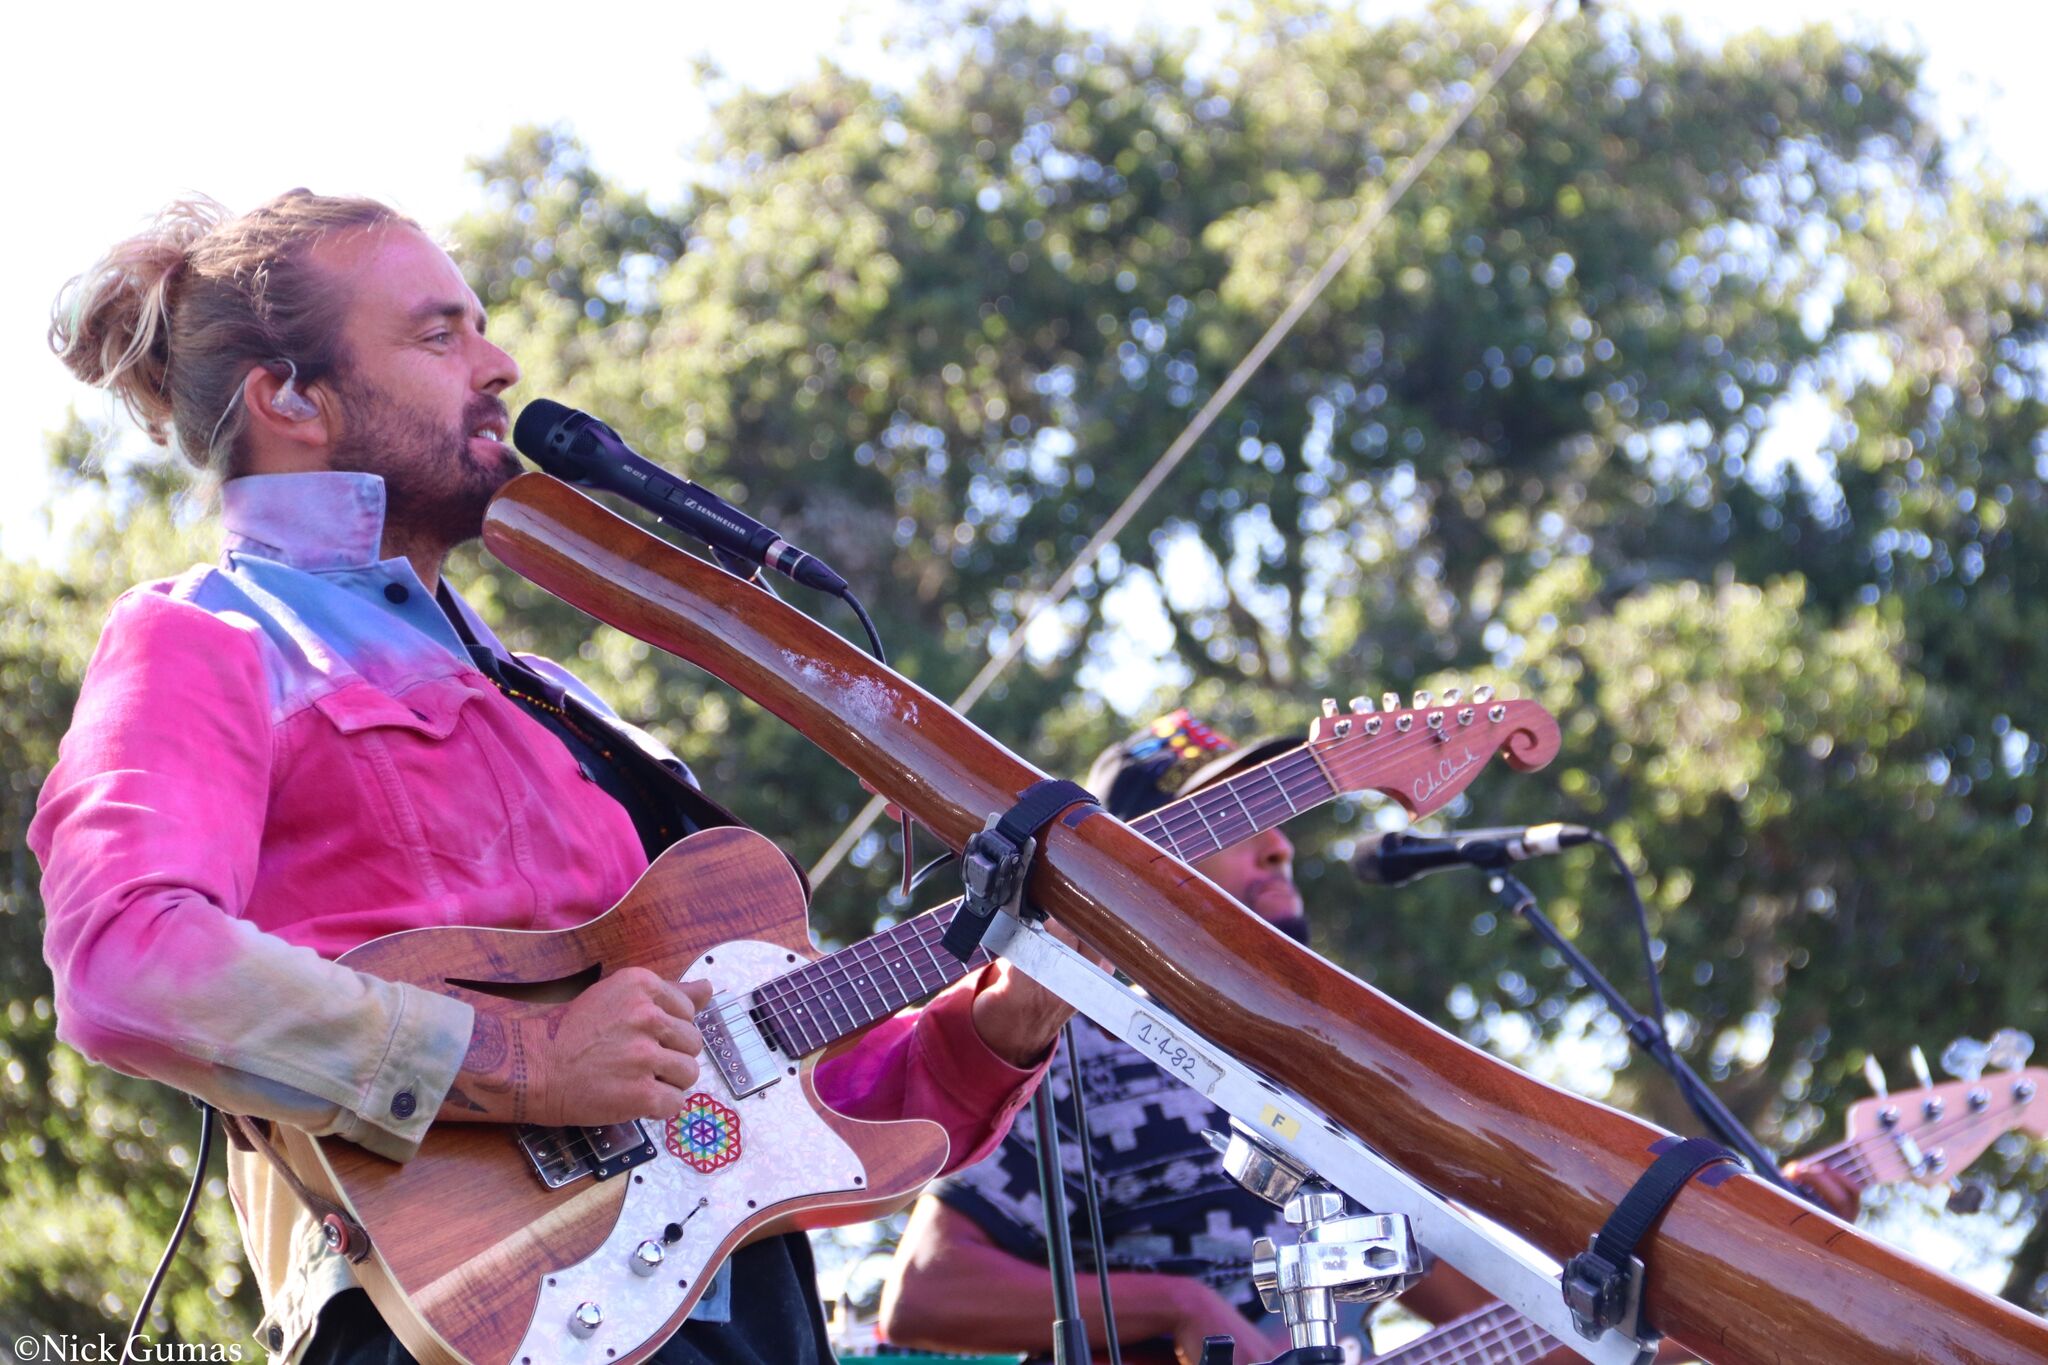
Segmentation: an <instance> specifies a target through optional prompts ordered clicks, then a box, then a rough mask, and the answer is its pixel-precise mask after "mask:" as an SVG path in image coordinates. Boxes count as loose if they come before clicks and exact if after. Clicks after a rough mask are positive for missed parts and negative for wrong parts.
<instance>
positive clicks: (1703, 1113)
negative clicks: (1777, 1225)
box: [1486, 866, 1813, 1202]
mask: <svg viewBox="0 0 2048 1365" xmlns="http://www.w3.org/2000/svg"><path fill="white" fill-rule="evenodd" d="M1486 876H1487V883H1488V885H1489V887H1490V888H1491V889H1492V891H1493V894H1494V895H1495V897H1497V898H1498V899H1499V901H1500V903H1501V907H1502V908H1503V909H1505V910H1506V911H1507V912H1508V913H1509V914H1511V915H1517V916H1519V917H1521V918H1522V919H1525V920H1527V921H1528V922H1529V927H1530V928H1532V929H1534V930H1535V931H1536V936H1537V937H1538V938H1540V939H1542V940H1543V941H1544V942H1545V943H1547V944H1549V945H1550V946H1551V947H1552V948H1555V949H1556V950H1557V952H1558V954H1559V956H1561V957H1563V958H1564V960H1565V961H1566V962H1568V963H1570V964H1571V969H1572V970H1573V971H1574V972H1576V973H1577V974H1578V977H1579V979H1580V980H1581V981H1584V982H1585V983H1586V984H1587V985H1589V986H1591V987H1592V988H1593V989H1594V990H1595V991H1597V992H1599V995H1600V998H1601V999H1603V1000H1605V1001H1606V1002H1607V1007H1608V1008H1609V1009H1611V1010H1613V1011H1614V1012H1615V1013H1616V1014H1617V1015H1619V1016H1620V1017H1621V1021H1622V1023H1623V1024H1624V1025H1625V1026H1626V1027H1627V1029H1628V1036H1629V1039H1630V1040H1631V1041H1632V1042H1634V1043H1635V1045H1636V1046H1637V1047H1639V1048H1641V1049H1642V1050H1643V1051H1644V1052H1645V1053H1647V1054H1648V1055H1649V1058H1650V1060H1651V1061H1653V1062H1655V1063H1657V1065H1659V1066H1661V1067H1663V1068H1664V1069H1665V1070H1666V1071H1668V1072H1670V1073H1671V1078H1672V1079H1673V1080H1674V1081H1676V1082H1677V1083H1678V1093H1679V1094H1681V1095H1683V1096H1685V1101H1686V1103H1687V1105H1689V1106H1690V1107H1691V1109H1692V1111H1693V1113H1695V1114H1697V1115H1698V1116H1699V1120H1700V1122H1701V1123H1703V1124H1705V1125H1706V1126H1707V1127H1708V1128H1710V1129H1712V1130H1713V1133H1714V1136H1715V1137H1717V1138H1719V1139H1720V1140H1721V1141H1722V1142H1723V1143H1725V1144H1727V1145H1728V1146H1729V1147H1730V1148H1732V1149H1734V1150H1735V1151H1736V1152H1738V1153H1740V1154H1741V1156H1742V1158H1743V1160H1745V1161H1747V1162H1748V1163H1749V1164H1750V1167H1751V1168H1752V1169H1753V1170H1754V1171H1755V1173H1756V1174H1757V1175H1758V1176H1759V1177H1760V1178H1762V1179H1764V1180H1768V1181H1770V1182H1771V1183H1772V1184H1774V1185H1776V1186H1777V1187H1778V1188H1779V1189H1782V1190H1784V1191H1785V1192H1786V1193H1788V1194H1794V1195H1797V1196H1798V1197H1799V1198H1801V1199H1805V1200H1808V1201H1809V1202H1811V1201H1812V1199H1813V1196H1811V1195H1809V1194H1808V1193H1807V1192H1806V1191H1804V1190H1802V1189H1800V1188H1799V1187H1798V1186H1796V1185H1794V1184H1793V1183H1792V1182H1791V1181H1789V1180H1787V1179H1786V1178H1785V1176H1784V1173H1783V1172H1781V1171H1780V1170H1779V1169H1778V1161H1777V1158H1776V1157H1773V1156H1772V1155H1771V1154H1770V1153H1769V1152H1768V1151H1766V1150H1764V1145H1763V1144H1762V1143H1761V1142H1758V1141H1757V1140H1756V1136H1755V1135H1754V1134H1753V1133H1751V1132H1750V1131H1749V1129H1748V1128H1746V1127H1744V1126H1743V1123H1742V1120H1741V1119H1738V1118H1736V1117H1735V1115H1733V1114H1731V1113H1729V1112H1728V1108H1727V1106H1726V1105H1724V1104H1722V1103H1721V1098H1720V1096H1718V1095H1716V1094H1715V1093H1714V1092H1713V1091H1711V1090H1709V1089H1707V1083H1706V1082H1705V1081H1703V1080H1701V1079H1700V1078H1699V1073H1697V1072H1695V1071H1694V1070H1693V1069H1692V1067H1690V1066H1689V1065H1687V1064H1686V1060H1685V1058H1683V1057H1681V1056H1679V1055H1678V1054H1677V1053H1676V1052H1674V1051H1673V1050H1672V1048H1671V1042H1670V1040H1669V1039H1668V1038H1666V1037H1665V1036H1664V1027H1663V1024H1662V1023H1661V1022H1660V1021H1657V1020H1653V1019H1651V1018H1649V1017H1648V1016H1647V1015H1645V1014H1643V1013H1642V1012H1641V1011H1639V1010H1637V1009H1636V1007H1635V1006H1633V1005H1631V1004H1629V1002H1628V998H1627V997H1626V996H1624V995H1623V994H1622V993H1621V992H1620V991H1618V990H1616V989H1615V988H1614V983H1613V982H1611V981H1609V980H1608V979H1607V978H1606V977H1604V976H1602V975H1601V974H1600V969H1599V968H1597V967H1595V966H1594V965H1593V964H1592V962H1591V961H1589V960H1588V959H1587V957H1586V955H1585V954H1584V953H1582V952H1580V951H1579V949H1578V946H1577V945H1576V944H1574V943H1573V942H1572V941H1571V940H1570V939H1568V938H1566V937H1565V936H1564V935H1563V934H1561V933H1559V932H1558V930H1557V926H1556V925H1555V924H1552V923H1551V922H1550V917H1549V916H1548V915H1545V914H1544V913H1543V907H1541V906H1540V905H1538V904H1537V903H1536V893H1535V892H1533V891H1531V890H1530V889H1529V888H1528V887H1526V886H1524V885H1523V884H1522V883H1521V882H1519V881H1517V880H1516V879H1515V878H1514V877H1511V876H1509V875H1508V873H1507V871H1506V869H1505V868H1503V867H1499V866H1496V867H1493V868H1491V869H1489V870H1488V872H1487V874H1486Z"/></svg>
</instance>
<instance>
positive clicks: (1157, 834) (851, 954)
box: [754, 719, 1520, 1055]
mask: <svg viewBox="0 0 2048 1365" xmlns="http://www.w3.org/2000/svg"><path fill="white" fill-rule="evenodd" d="M1487 724H1488V725H1489V727H1496V726H1501V725H1505V724H1506V722H1505V720H1502V721H1493V720H1490V719H1489V721H1488V722H1487ZM1513 728H1520V727H1513ZM1455 733H1456V732H1455V731H1443V730H1437V729H1434V728H1429V727H1425V728H1424V729H1422V730H1419V731H1414V732H1411V733H1409V734H1406V735H1402V734H1396V735H1393V736H1389V737H1387V738H1388V742H1387V743H1386V744H1384V745H1379V746H1374V747H1373V748H1372V751H1371V755H1370V760H1371V761H1370V766H1373V767H1379V766H1384V765H1385V764H1387V763H1388V762H1389V761H1391V760H1394V759H1397V758H1404V757H1408V756H1410V755H1412V754H1413V753H1414V752H1416V751H1418V750H1427V749H1430V748H1435V747H1440V746H1442V745H1443V744H1445V743H1447V742H1449V741H1450V739H1451V738H1452V737H1453V736H1454V735H1455ZM1357 747H1358V741H1357V739H1355V738H1350V737H1345V738H1331V739H1322V740H1311V741H1309V742H1307V743H1304V744H1303V745H1302V746H1301V747H1300V748H1297V749H1294V750H1290V751H1289V752H1288V753H1286V754H1283V755H1281V756H1279V757H1277V758H1275V759H1273V760H1271V761H1270V762H1269V763H1266V764H1263V765H1260V767H1258V768H1255V769H1253V770H1252V771H1251V772H1250V773H1246V774H1243V775H1241V776H1240V777H1238V778H1235V779H1232V780H1231V781H1230V782H1227V783H1224V784H1222V785H1221V786H1220V787H1218V788H1213V789H1211V790H1209V791H1206V792H1199V793H1195V794H1193V795H1192V796H1190V797H1187V798H1184V799H1183V800H1182V801H1179V802H1175V803H1173V804H1172V805H1169V806H1168V807H1166V808H1165V809H1164V810H1162V811H1159V812H1154V813H1153V814H1152V816H1150V817H1147V818H1146V819H1144V820H1142V821H1138V822H1133V828H1134V829H1136V830H1137V831H1138V832H1139V833H1141V834H1144V835H1146V836H1147V837H1150V838H1152V839H1153V841H1154V842H1155V843H1157V842H1159V841H1160V839H1161V837H1163V838H1164V840H1165V841H1166V843H1167V844H1168V845H1169V847H1168V849H1167V851H1168V852H1172V853H1175V854H1176V856H1179V853H1180V849H1179V842H1180V841H1179V840H1177V839H1176V838H1175V834H1174V831H1173V826H1174V824H1175V823H1176V822H1178V824H1179V827H1180V831H1181V833H1182V834H1183V835H1187V834H1191V833H1192V831H1193V829H1194V828H1195V827H1197V826H1199V827H1200V828H1201V829H1202V830H1203V832H1204V833H1205V834H1206V835H1207V836H1208V838H1209V839H1210V840H1211V841H1213V842H1215V843H1216V845H1217V847H1218V848H1222V847H1228V846H1229V842H1236V841H1237V840H1240V839H1242V838H1244V837H1247V836H1245V835H1242V834H1238V833H1237V831H1238V829H1240V828H1247V829H1249V830H1250V831H1252V832H1257V831H1259V829H1260V827H1261V824H1262V821H1263V818H1271V819H1272V820H1273V822H1274V823H1276V824H1277V823H1279V820H1280V816H1279V807H1278V806H1276V805H1274V804H1273V796H1274V795H1277V796H1278V797H1279V799H1280V803H1281V804H1282V805H1284V806H1285V807H1286V808H1287V811H1288V813H1289V814H1290V815H1291V814H1298V813H1299V812H1300V810H1301V806H1300V804H1299V803H1298V802H1296V801H1295V800H1294V798H1293V795H1292V793H1291V792H1290V790H1289V783H1299V782H1301V780H1302V779H1305V778H1309V777H1313V778H1314V779H1315V781H1314V782H1313V783H1311V784H1308V786H1312V787H1322V788H1325V789H1327V790H1328V791H1330V792H1334V791H1335V790H1338V789H1340V788H1339V782H1342V783H1343V784H1344V785H1345V786H1348V785H1350V783H1351V782H1352V781H1354V780H1355V776H1354V777H1352V778H1339V779H1336V780H1333V775H1332V773H1331V772H1330V771H1329V770H1328V769H1329V767H1330V765H1326V764H1325V763H1324V762H1322V761H1320V759H1319V755H1320V754H1322V753H1326V752H1327V753H1331V754H1332V755H1333V756H1339V757H1341V756H1342V755H1337V754H1336V751H1339V750H1350V749H1354V748H1357ZM1500 747H1504V745H1503V746H1500ZM1491 756H1492V753H1491V752H1489V754H1488V757H1489V758H1490V757H1491ZM1283 768H1284V769H1286V770H1287V771H1285V772H1284V774H1283ZM1254 779H1263V780H1264V781H1265V783H1266V784H1267V785H1268V786H1269V787H1270V788H1271V791H1270V792H1269V793H1267V794H1264V795H1257V796H1255V798H1254V799H1256V800H1257V801H1258V802H1259V803H1260V810H1259V812H1258V813H1256V814H1254V813H1253V811H1252V809H1251V804H1250V803H1249V802H1247V801H1246V800H1245V799H1244V795H1243V794H1242V793H1241V792H1240V791H1239V790H1238V789H1239V788H1240V787H1248V786H1250V785H1251V783H1252V781H1253V780H1254ZM1308 794H1309V793H1308V791H1307V789H1306V788H1304V795H1308ZM1225 797H1227V798H1228V801H1226V800H1225V799H1224V798H1225ZM1321 799H1326V798H1325V797H1324V796H1323V795H1322V794H1321V793H1317V794H1316V799H1315V800H1312V801H1311V805H1314V804H1319V803H1320V800H1321ZM1205 802H1206V803H1207V804H1208V805H1209V806H1210V807H1212V808H1213V809H1214V811H1215V813H1216V814H1217V816H1218V820H1219V822H1221V821H1226V820H1227V823H1226V824H1225V828H1226V830H1228V831H1230V833H1231V834H1232V836H1233V838H1232V839H1231V840H1230V841H1229V842H1225V841H1224V840H1223V839H1221V838H1219V836H1218V835H1217V834H1216V832H1215V826H1214V825H1212V824H1211V822H1210V821H1209V820H1208V819H1207V818H1206V814H1205V812H1204V810H1203V806H1204V803H1205ZM1230 802H1234V803H1235V804H1236V805H1237V806H1238V807H1239V808H1240V809H1241V811H1242V812H1243V813H1244V816H1245V817H1246V818H1245V820H1244V821H1243V822H1242V824H1240V822H1239V819H1238V817H1237V816H1234V815H1230V814H1229V809H1228V808H1229V803H1230ZM1190 814H1192V819H1190V818H1189V815H1190ZM1267 827H1268V828H1270V826H1267ZM1194 856H1197V857H1202V856H1207V853H1206V852H1205V853H1201V854H1196V855H1194ZM957 905H958V902H957V901H955V902H954V903H953V906H954V907H955V908H957ZM946 908H948V907H944V906H942V907H939V909H940V910H944V909H946ZM936 913H938V912H936V911H935V912H931V914H933V915H935V914H936ZM919 918H927V917H926V916H920V917H919ZM897 927H899V928H900V927H901V926H897ZM877 937H878V938H879V937H880V936H877ZM920 946H924V947H926V950H927V953H928V954H930V948H929V945H928V944H920ZM863 948H867V949H868V960H867V961H866V962H863V961H862V958H861V950H862V949H863ZM882 951H883V949H882V948H881V947H880V946H879V945H877V944H876V939H867V940H863V941H862V943H859V944H855V945H853V946H852V947H851V948H850V949H842V950H840V952H838V953H833V954H828V955H827V956H825V957H823V958H820V959H817V960H816V961H814V962H811V963H808V964H806V965H805V966H804V967H801V968H797V969H796V970H794V971H791V972H786V973H783V974H782V975H781V976H779V977H776V978H773V979H771V980H770V981H769V982H765V983H763V985H762V986H760V987H758V988H756V991H755V993H754V998H755V999H756V1001H758V1002H760V1003H762V1004H764V1005H767V1006H768V1007H769V1008H770V1009H771V1011H774V1012H776V1013H782V1012H783V1011H784V1010H785V1009H787V1008H788V1007H790V1006H794V1007H795V1008H796V1010H797V1011H798V1012H799V1013H808V1011H806V1010H805V1009H804V1006H806V1005H810V1006H815V1007H817V1008H818V1009H819V1010H821V1011H822V1012H823V1015H824V1019H825V1022H826V1023H827V1024H828V1025H831V1026H833V1027H834V1028H837V1027H838V1024H837V1023H836V1021H834V1019H833V1015H834V1013H835V1012H836V1013H838V1014H839V1015H842V1016H843V1017H844V1019H845V1027H844V1030H843V1031H842V1032H840V1033H839V1034H838V1036H841V1037H843V1036H844V1035H845V1033H847V1032H852V1031H853V1030H854V1029H855V1028H859V1027H864V1026H865V1025H866V1024H868V1023H872V1022H873V1021H874V1020H875V1019H878V1018H881V1017H882V1013H883V1012H893V1007H892V1009H891V1010H889V1011H881V1012H878V1011H879V1010H880V1007H882V1006H885V1005H887V1004H888V998H887V995H886V994H885V993H883V992H882V991H881V989H880V982H879V979H878V978H876V977H875V976H874V975H873V972H872V964H873V963H874V962H876V961H881V962H883V963H884V965H885V968H886V962H887V960H886V958H884V957H879V956H877V955H878V954H879V953H881V952H882ZM849 964H850V965H849ZM906 965H908V963H907V962H906ZM935 965H936V959H935ZM856 970H857V971H858V973H859V976H858V978H856ZM964 970H965V964H963V971H962V974H964ZM863 984H865V985H866V986H869V987H873V988H875V989H876V991H877V994H878V997H879V998H878V999H876V1000H874V1001H870V1000H869V999H868V998H867V995H866V993H865V992H864V990H863ZM939 984H940V985H943V984H944V982H943V981H942V982H940V983H939ZM924 985H925V983H924V982H922V980H920V986H921V987H922V986H924ZM847 990H851V991H852V993H853V997H854V1002H855V1006H856V1007H858V1008H849V1007H848V1005H847V1004H846V1001H845V998H844V995H843V992H844V991H847ZM904 1003H906V1004H907V1003H908V1001H905V1002H904ZM778 1022H787V1023H788V1024H790V1025H791V1026H792V1031H793V1032H801V1033H804V1034H806V1035H808V1034H810V1033H811V1032H813V1031H814V1030H812V1029H811V1028H810V1026H809V1025H808V1023H807V1022H806V1021H804V1020H802V1019H788V1020H786V1021H784V1020H778ZM801 1041H802V1042H804V1043H813V1039H812V1038H811V1037H809V1036H805V1037H803V1038H802V1040H801ZM830 1041H831V1039H830V1038H820V1039H819V1040H818V1041H816V1042H815V1043H813V1045H812V1046H810V1047H807V1048H806V1050H805V1053H804V1054H801V1055H808V1052H810V1051H815V1050H816V1048H817V1047H819V1046H824V1045H826V1044H827V1043H829V1042H830Z"/></svg>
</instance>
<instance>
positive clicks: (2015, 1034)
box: [1984, 1028, 2034, 1071]
mask: <svg viewBox="0 0 2048 1365" xmlns="http://www.w3.org/2000/svg"><path fill="white" fill-rule="evenodd" d="M2033 1055H2034V1039H2033V1037H2032V1035H2030V1034H2027V1033H2023V1032H2021V1031H2020V1030H2019V1029H2016V1028H2002V1029H2000V1030H1999V1031H1998V1032H1996V1033H1994V1034H1992V1035H1991V1041H1990V1042H1988V1043H1986V1044H1985V1045H1984V1062H1985V1065H1987V1066H1991V1067H1996V1068H1997V1069H1998V1070H2000V1071H2018V1070H2019V1069H2020V1068H2021V1067H2023V1066H2025V1065H2026V1064H2027V1058H2029V1057H2031V1056H2033Z"/></svg>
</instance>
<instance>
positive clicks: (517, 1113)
mask: <svg viewBox="0 0 2048 1365" xmlns="http://www.w3.org/2000/svg"><path fill="white" fill-rule="evenodd" d="M512 1121H513V1122H514V1123H524V1122H526V1037H525V1031H524V1030H522V1029H516V1028H515V1029H513V1030H512Z"/></svg>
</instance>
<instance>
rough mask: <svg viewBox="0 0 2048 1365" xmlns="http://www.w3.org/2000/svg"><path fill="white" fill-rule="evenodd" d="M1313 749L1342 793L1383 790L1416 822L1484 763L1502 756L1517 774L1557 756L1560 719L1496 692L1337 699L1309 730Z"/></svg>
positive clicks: (1447, 691)
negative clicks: (1345, 706)
mask: <svg viewBox="0 0 2048 1365" xmlns="http://www.w3.org/2000/svg"><path fill="white" fill-rule="evenodd" d="M1308 742H1309V748H1310V750H1311V751H1312V752H1313V753H1314V754H1315V755H1316V758H1317V759H1318V760H1319V761H1320V762H1321V763H1322V765H1323V766H1324V768H1325V769H1327V770H1328V772H1329V774H1330V777H1331V780H1332V781H1333V782H1335V783H1336V785H1337V787H1338V789H1339V790H1342V791H1376V792H1382V793H1384V794H1385V795H1387V796H1388V797H1391V798H1392V799H1393V800H1394V801H1396V802H1398V803H1399V804H1400V805H1401V806H1402V808H1403V809H1405V810H1406V811H1407V812H1408V814H1409V816H1410V817H1412V818H1417V819H1419V818H1421V817H1422V816H1425V815H1428V814H1430V813H1431V812H1432V811H1435V810H1438V809H1439V808H1441V807H1442V806H1444V805H1446V804H1447V803H1449V802H1450V800H1451V799H1452V798H1453V797H1455V796H1457V795H1458V793H1459V792H1462V791H1464V790H1465V788H1466V787H1468V786H1470V785H1471V783H1472V779H1473V778H1475V777H1477V776H1478V775H1479V770H1480V769H1481V768H1483V767H1485V766H1486V761H1487V760H1488V759H1489V758H1492V757H1493V756H1494V755H1495V754H1497V753H1498V754H1505V755H1506V757H1507V761H1508V765H1509V766H1510V767H1512V768H1514V769H1515V770H1516V771H1518V772H1529V771H1531V770H1532V769H1535V768H1540V767H1542V766H1543V765H1544V764H1546V763H1548V762H1550V760H1551V759H1553V758H1555V757H1556V756H1557V749H1558V743H1559V741H1558V733H1557V722H1556V721H1555V720H1554V719H1552V718H1551V715H1550V713H1549V712H1548V711H1546V710H1544V709H1543V708H1542V707H1541V706H1540V705H1538V704H1537V703H1535V702H1533V701H1510V700H1506V699H1503V698H1499V697H1496V696H1495V695H1494V691H1493V689H1492V688H1491V687H1479V688H1476V689H1474V691H1473V693H1472V695H1471V696H1469V697H1467V696H1466V695H1465V694H1464V691H1463V689H1461V688H1456V687H1451V688H1446V689H1445V690H1444V692H1443V694H1442V695H1441V696H1437V695H1434V694H1432V693H1429V692H1417V693H1416V694H1415V696H1414V697H1413V698H1412V700H1411V702H1410V704H1409V705H1407V706H1403V705H1401V698H1400V695H1399V694H1398V693H1394V692H1389V693H1387V694H1386V695H1385V696H1384V697H1383V698H1382V699H1381V703H1380V705H1378V706H1374V705H1373V703H1372V700H1371V698H1369V697H1353V698H1352V699H1351V707H1350V710H1349V711H1345V710H1342V709H1340V708H1339V707H1338V705H1337V703H1336V702H1334V701H1325V702H1324V703H1323V714H1322V716H1321V717H1320V718H1319V719H1318V720H1317V721H1316V722H1315V724H1314V725H1312V726H1310V727H1309V732H1308Z"/></svg>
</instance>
